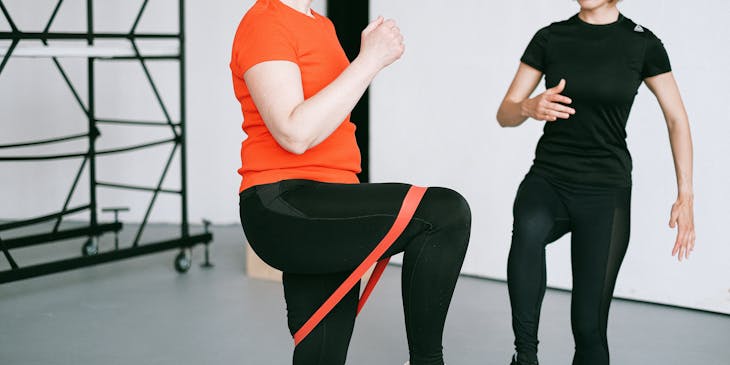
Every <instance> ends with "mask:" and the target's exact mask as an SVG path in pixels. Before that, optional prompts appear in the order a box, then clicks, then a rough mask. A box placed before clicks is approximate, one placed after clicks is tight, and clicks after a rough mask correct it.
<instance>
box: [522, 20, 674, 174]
mask: <svg viewBox="0 0 730 365" xmlns="http://www.w3.org/2000/svg"><path fill="white" fill-rule="evenodd" d="M521 61H522V62H523V63H525V64H527V65H529V66H532V67H534V68H536V69H537V70H539V71H541V72H543V73H544V74H545V86H546V87H548V88H550V87H553V86H555V85H557V84H558V83H559V82H560V79H565V80H566V86H565V90H564V91H563V93H562V94H563V95H565V96H567V97H569V98H571V99H572V100H573V103H572V104H571V105H570V107H572V108H574V109H575V111H576V113H575V114H574V115H572V116H570V118H569V119H558V120H557V121H555V122H546V123H545V128H544V130H543V136H542V138H540V141H539V142H538V144H537V149H536V151H535V161H534V164H533V166H532V169H531V171H532V172H534V173H537V174H539V175H543V176H545V177H548V178H553V179H557V180H560V181H565V182H573V183H579V184H586V185H593V186H606V187H618V186H622V187H626V186H630V185H631V155H630V154H629V151H628V149H627V147H626V121H627V119H628V118H629V112H630V111H631V106H632V104H633V103H634V97H635V96H636V93H637V91H638V89H639V86H640V85H641V82H642V81H643V80H644V79H645V78H647V77H651V76H656V75H659V74H662V73H665V72H669V71H671V66H670V64H669V57H668V56H667V52H666V50H665V49H664V46H663V45H662V42H661V41H660V40H659V38H657V37H656V36H655V35H654V33H652V32H651V31H649V30H648V29H646V28H644V27H642V26H640V25H638V24H636V23H634V22H633V21H631V19H628V18H626V17H624V16H623V15H619V19H618V21H616V22H614V23H611V24H605V25H593V24H588V23H586V22H584V21H582V20H581V19H580V18H579V17H578V16H577V15H575V16H573V17H571V18H570V19H568V20H565V21H562V22H557V23H553V24H551V25H549V26H547V27H545V28H543V29H540V30H539V31H538V32H537V34H535V36H534V37H533V39H532V41H531V42H530V44H529V45H528V46H527V50H525V53H524V55H523V56H522V59H521Z"/></svg>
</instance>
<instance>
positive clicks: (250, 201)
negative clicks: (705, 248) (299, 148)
mask: <svg viewBox="0 0 730 365" xmlns="http://www.w3.org/2000/svg"><path fill="white" fill-rule="evenodd" d="M409 187H410V186H409V185H405V184H329V183H321V182H315V181H310V180H285V181H282V182H279V183H273V184H266V185H259V186H254V187H252V188H249V189H246V190H245V191H243V192H242V193H241V195H240V198H241V200H240V213H241V222H242V224H243V229H244V232H245V233H246V237H247V239H248V240H249V243H250V244H251V247H252V248H253V249H254V251H256V253H257V254H258V255H259V256H260V257H261V258H262V259H263V260H264V261H265V262H266V263H268V264H269V265H271V266H273V267H275V268H277V269H279V270H281V271H283V272H284V276H283V281H284V297H285V299H286V305H287V317H288V323H289V330H290V331H291V333H292V334H294V333H295V332H296V331H297V330H298V329H299V328H300V327H301V326H302V325H303V324H304V323H305V322H306V321H307V319H309V317H310V316H311V315H312V314H313V313H314V312H315V311H316V310H317V309H318V308H319V307H320V306H321V305H322V303H324V301H325V300H326V299H327V298H328V297H329V296H330V295H331V294H332V293H333V292H334V291H335V289H336V288H337V287H338V286H339V285H340V284H341V283H342V282H343V281H344V280H345V278H347V276H348V275H349V274H350V273H351V272H352V271H353V270H354V269H355V267H357V266H358V265H359V264H360V263H361V262H362V261H363V260H364V259H365V257H366V256H367V255H368V254H369V253H370V252H371V251H372V250H373V249H374V248H375V246H376V245H377V244H378V243H379V241H380V240H381V239H382V238H383V236H385V233H386V232H387V231H388V230H389V229H390V227H391V226H392V224H393V222H394V220H395V217H396V215H397V214H398V211H399V209H400V206H401V203H402V202H403V198H404V197H405V195H406V192H407V191H408V189H409ZM470 225H471V213H470V210H469V205H468V204H467V202H466V201H465V200H464V198H463V197H462V196H461V195H459V194H458V193H456V192H454V191H453V190H449V189H444V188H429V189H428V190H427V191H426V194H425V195H424V197H423V200H422V201H421V204H420V205H419V207H418V209H417V210H416V212H415V215H414V217H413V219H411V222H410V223H409V224H408V226H407V227H406V229H405V231H404V232H403V234H402V235H401V236H400V238H399V239H398V240H396V241H395V243H394V244H393V246H392V247H391V248H390V249H389V250H388V251H387V252H386V253H385V255H384V257H389V256H392V255H394V254H396V253H400V252H403V253H404V256H403V269H402V295H403V310H404V313H405V322H406V323H405V324H406V333H407V336H408V347H409V351H410V362H411V365H422V364H443V355H442V346H441V339H442V334H443V329H444V323H445V320H446V314H447V311H448V308H449V304H450V302H451V296H452V294H453V292H454V287H455V285H456V280H457V278H458V276H459V272H460V270H461V265H462V262H463V260H464V255H465V254H466V248H467V244H468V241H469V234H470ZM358 294H359V285H358V286H356V287H355V288H353V289H352V291H350V293H349V294H347V295H346V296H345V298H343V299H342V301H341V302H340V303H339V304H338V305H337V306H336V307H335V308H334V309H333V310H332V312H330V313H329V314H328V315H327V316H326V317H325V318H324V320H323V321H322V322H320V324H319V325H318V326H317V327H316V328H315V329H314V330H313V331H312V332H311V333H310V334H309V336H307V338H306V339H304V341H302V342H301V343H300V344H299V345H298V346H297V347H296V349H295V350H294V359H293V362H294V364H295V365H300V364H301V365H339V364H344V363H345V359H346V356H347V348H348V345H349V342H350V337H351V335H352V330H353V326H354V323H355V314H356V309H357V302H358Z"/></svg>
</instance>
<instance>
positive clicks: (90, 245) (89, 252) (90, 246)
mask: <svg viewBox="0 0 730 365" xmlns="http://www.w3.org/2000/svg"><path fill="white" fill-rule="evenodd" d="M97 253H99V245H97V244H96V240H94V239H88V240H87V241H86V243H84V246H83V247H82V248H81V254H82V255H83V256H93V255H96V254H97Z"/></svg>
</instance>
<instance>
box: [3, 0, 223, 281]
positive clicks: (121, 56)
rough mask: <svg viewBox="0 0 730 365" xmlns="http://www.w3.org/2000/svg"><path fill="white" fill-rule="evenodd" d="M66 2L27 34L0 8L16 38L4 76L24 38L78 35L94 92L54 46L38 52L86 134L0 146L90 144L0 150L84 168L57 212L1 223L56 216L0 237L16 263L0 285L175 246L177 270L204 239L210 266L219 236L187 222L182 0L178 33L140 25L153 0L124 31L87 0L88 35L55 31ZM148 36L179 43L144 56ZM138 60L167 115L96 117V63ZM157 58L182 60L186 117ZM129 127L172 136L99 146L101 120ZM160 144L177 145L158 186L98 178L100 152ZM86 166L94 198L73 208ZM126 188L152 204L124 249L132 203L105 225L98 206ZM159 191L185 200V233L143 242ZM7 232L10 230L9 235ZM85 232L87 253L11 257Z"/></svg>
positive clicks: (21, 158) (8, 36)
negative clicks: (170, 104) (78, 220)
mask: <svg viewBox="0 0 730 365" xmlns="http://www.w3.org/2000/svg"><path fill="white" fill-rule="evenodd" d="M63 2H64V0H58V2H57V3H56V5H55V7H54V10H53V13H52V14H51V16H50V19H49V20H48V22H47V24H46V26H45V28H44V30H43V31H42V32H23V31H21V30H20V29H19V28H18V27H17V26H16V24H15V23H14V22H13V19H12V17H11V15H10V13H9V12H8V9H7V7H6V6H5V4H3V0H0V11H2V14H3V16H4V17H5V18H6V19H7V23H8V24H9V26H10V28H11V29H10V31H9V32H7V31H5V32H0V41H6V42H7V41H10V46H9V47H8V48H7V50H5V52H4V55H3V57H2V59H1V60H0V76H2V72H3V69H4V68H5V66H6V65H7V63H8V61H9V60H10V58H11V56H13V54H14V52H17V50H18V47H17V46H18V44H19V43H20V42H22V41H25V40H35V41H40V42H42V44H43V45H44V46H48V45H49V40H77V41H85V43H86V45H87V47H86V48H84V49H82V52H81V53H82V54H77V55H76V56H77V57H83V58H85V59H86V62H87V69H86V76H87V82H88V96H87V102H86V103H84V101H83V100H82V98H81V96H80V94H79V93H78V92H77V89H76V88H75V87H74V84H73V83H72V82H71V80H70V79H69V77H68V74H67V72H66V70H65V69H64V67H63V66H62V64H61V63H60V62H59V60H58V57H57V55H53V52H47V53H43V54H39V56H45V57H50V58H51V59H52V61H53V63H54V65H55V67H56V69H57V70H58V72H59V73H60V75H61V77H62V78H63V80H64V82H65V83H66V85H67V86H68V88H69V90H70V91H71V93H72V94H73V96H74V98H75V99H76V102H77V103H78V105H79V106H80V107H81V109H82V110H83V113H84V114H85V116H86V117H87V119H88V131H87V132H86V133H80V134H74V135H68V136H62V137H58V138H50V139H44V140H36V141H27V142H19V143H13V144H5V145H0V151H2V150H6V149H17V148H27V147H34V146H41V145H51V144H56V143H60V142H68V141H73V140H87V141H88V148H87V149H86V150H85V151H78V152H75V153H65V154H50V155H49V154H46V155H37V154H36V155H12V156H2V155H0V163H10V162H32V161H42V160H60V159H76V160H80V161H81V162H80V166H79V168H78V170H77V171H76V174H75V178H74V180H73V183H72V185H71V188H70V190H69V192H68V194H67V195H66V199H65V201H64V203H63V206H62V208H61V210H60V211H59V212H55V213H51V214H47V215H44V216H39V217H34V218H30V219H24V220H20V221H14V222H9V223H4V224H0V233H1V232H6V231H10V230H16V229H19V228H23V227H28V226H32V225H37V224H40V223H44V222H54V223H53V228H52V230H51V231H50V232H45V233H40V234H33V235H24V236H14V237H13V238H11V239H8V238H6V239H4V240H3V239H2V238H0V251H2V253H3V255H4V256H5V258H6V260H7V261H8V263H9V265H10V267H11V268H10V269H9V270H5V271H0V283H6V282H11V281H17V280H22V279H27V278H31V277H36V276H40V275H46V274H51V273H57V272H61V271H66V270H72V269H75V268H80V267H86V266H92V265H96V264H101V263H106V262H110V261H115V260H120V259H125V258H131V257H135V256H140V255H145V254H149V253H154V252H160V251H163V250H169V249H179V250H180V252H179V253H178V255H177V256H176V258H175V268H176V269H177V270H178V271H179V272H186V271H187V270H188V269H189V268H190V266H191V259H190V256H191V251H192V248H193V247H194V246H195V245H197V244H204V245H205V263H204V264H203V266H206V267H210V266H211V265H210V263H209V262H208V247H209V244H210V242H211V241H212V239H213V236H212V234H211V233H210V232H209V230H208V226H209V222H207V221H204V222H203V223H204V227H205V229H204V232H203V233H200V234H191V233H190V226H189V222H188V206H187V179H186V174H187V162H186V140H185V139H186V134H185V124H186V100H185V87H186V83H185V8H184V0H179V1H178V12H177V13H178V16H179V23H178V27H179V29H178V31H177V33H140V32H138V31H137V28H138V25H139V23H140V20H141V19H142V16H143V14H144V12H145V9H146V8H147V5H148V3H149V0H144V1H143V3H142V4H141V6H140V9H139V12H138V13H137V15H136V18H135V20H134V24H133V25H132V27H131V29H130V30H129V32H126V33H97V32H95V31H94V0H86V28H87V31H86V32H85V33H71V32H52V31H50V29H51V26H52V24H53V22H54V20H55V19H56V16H57V15H58V12H59V9H60V8H61V5H62V4H63ZM101 39H107V40H108V39H114V40H122V41H125V42H127V44H128V45H129V48H128V49H126V50H125V49H121V50H115V51H113V52H109V49H105V50H99V49H95V48H94V43H95V41H96V40H101ZM145 39H164V40H170V41H177V42H178V46H177V49H176V52H163V53H162V54H159V53H158V54H151V55H150V54H144V52H141V51H140V47H139V43H138V41H140V40H145ZM119 60H124V61H138V62H139V64H140V65H141V67H142V70H143V72H144V75H145V77H146V79H147V81H148V82H149V85H150V87H151V89H152V91H153V93H154V96H155V99H156V102H157V103H158V104H159V107H160V108H161V110H162V112H163V114H164V120H162V121H140V120H122V119H115V120H111V119H100V118H98V117H97V115H96V109H95V107H96V103H95V64H96V63H97V62H110V61H119ZM159 60H167V61H174V62H177V63H178V64H179V83H180V84H179V85H180V88H179V92H180V95H179V97H180V101H179V108H180V110H179V112H180V114H179V115H180V119H179V120H177V121H173V119H172V117H171V114H170V112H169V109H168V108H167V106H166V105H165V103H164V101H163V99H162V96H161V94H160V91H159V89H158V87H157V84H156V83H155V82H154V80H153V78H152V76H151V73H150V70H149V68H148V65H147V62H154V61H159ZM108 124H115V125H127V126H145V127H158V128H167V129H169V132H170V138H166V139H162V140H155V141H150V142H146V143H142V144H136V145H131V146H126V147H122V148H114V149H108V150H98V149H97V148H96V142H97V139H99V138H100V137H101V133H100V131H99V127H100V126H101V125H108ZM160 145H172V149H171V152H170V155H169V157H168V158H167V161H166V163H165V164H164V167H163V169H162V172H161V174H160V178H159V180H158V181H157V184H156V185H155V186H138V185H131V184H125V183H117V182H106V181H100V180H99V179H98V178H97V173H96V167H97V159H96V158H97V156H101V155H110V154H117V153H124V152H129V151H137V150H142V149H146V148H150V147H154V146H160ZM176 155H177V156H179V159H178V161H179V163H180V188H179V189H164V188H163V187H162V186H163V182H164V181H165V178H166V176H167V175H168V172H169V170H170V167H171V165H172V162H173V159H174V158H175V156H176ZM84 171H88V176H89V202H88V204H83V205H80V206H75V207H70V206H69V205H70V202H71V200H72V197H73V196H74V193H75V192H76V191H77V187H78V184H79V181H80V179H81V177H82V174H83V172H84ZM98 188H105V189H123V190H134V191H144V192H149V193H151V194H152V197H151V199H150V201H149V204H148V205H147V207H146V210H145V215H144V218H143V220H142V223H141V224H140V226H139V228H138V230H137V232H136V235H135V237H134V239H133V240H132V242H131V243H130V244H129V245H128V246H127V245H123V247H121V248H120V245H119V236H118V234H119V232H120V231H121V230H122V226H123V225H122V223H121V222H119V220H118V212H119V211H120V210H124V209H126V208H108V209H105V210H104V211H108V212H113V213H114V221H113V222H111V223H100V222H99V218H98V214H97V210H98V207H99V205H98V202H97V194H96V192H97V189H98ZM160 194H172V195H177V196H178V197H179V198H180V207H181V209H180V214H181V215H180V219H181V224H180V235H179V237H174V238H171V239H168V240H164V241H158V242H147V243H144V244H142V243H141V242H140V241H141V237H142V234H143V232H144V231H145V228H146V227H147V223H148V220H149V217H150V213H151V211H152V208H153V207H154V205H155V202H156V201H157V198H158V196H159V195H160ZM86 211H88V212H89V222H88V224H87V225H84V226H82V227H77V228H73V229H61V223H62V221H63V219H64V217H66V216H69V215H71V214H78V213H81V212H86ZM110 232H111V233H113V234H114V240H115V247H114V249H113V250H111V251H109V252H100V250H99V245H98V239H99V237H100V236H101V235H103V234H105V233H110ZM6 237H7V235H6ZM83 237H86V238H87V240H86V243H85V244H84V245H83V247H82V255H81V256H80V257H76V258H69V259H65V260H60V261H53V262H48V263H43V264H34V265H28V266H20V265H19V264H18V263H17V262H16V260H15V259H14V258H13V256H12V255H11V252H10V251H11V250H14V249H19V248H23V247H30V246H35V245H40V244H47V243H51V242H57V241H61V240H66V239H71V238H83Z"/></svg>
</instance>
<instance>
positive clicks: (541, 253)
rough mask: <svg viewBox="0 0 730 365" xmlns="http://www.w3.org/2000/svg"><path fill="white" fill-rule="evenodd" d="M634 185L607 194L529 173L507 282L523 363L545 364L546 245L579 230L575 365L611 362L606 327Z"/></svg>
mask: <svg viewBox="0 0 730 365" xmlns="http://www.w3.org/2000/svg"><path fill="white" fill-rule="evenodd" d="M630 205H631V188H612V189H608V188H606V189H601V188H595V187H585V186H575V185H568V184H562V183H558V182H555V181H548V180H546V179H545V178H543V177H540V176H538V175H535V174H534V173H529V174H528V175H527V176H526V177H525V179H524V181H523V182H522V184H521V185H520V188H519V190H518V191H517V197H516V198H515V204H514V226H513V232H512V247H511V249H510V253H509V259H508V262H507V279H508V280H507V281H508V284H509V295H510V301H511V303H512V327H513V330H514V333H515V346H516V348H517V353H518V359H519V360H520V361H523V362H525V363H531V362H534V361H536V360H537V343H538V340H537V328H538V323H539V320H540V306H541V305H542V299H543V296H544V295H545V246H546V245H547V244H549V243H551V242H553V241H555V240H557V239H558V238H560V237H562V236H563V235H564V234H566V233H567V232H571V234H572V236H571V261H572V267H573V296H572V303H571V312H570V314H571V324H572V328H573V337H574V338H575V355H574V357H573V365H607V364H608V363H609V360H608V359H609V356H608V341H607V339H606V325H607V321H608V309H609V306H610V303H611V298H612V296H613V289H614V286H615V284H616V277H617V275H618V271H619V267H620V266H621V262H622V261H623V258H624V254H625V253H626V248H627V246H628V243H629V223H630Z"/></svg>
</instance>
